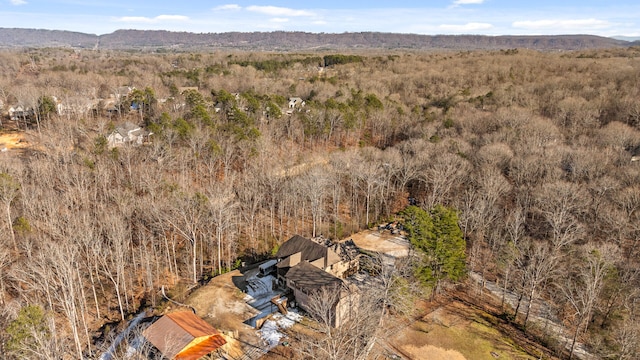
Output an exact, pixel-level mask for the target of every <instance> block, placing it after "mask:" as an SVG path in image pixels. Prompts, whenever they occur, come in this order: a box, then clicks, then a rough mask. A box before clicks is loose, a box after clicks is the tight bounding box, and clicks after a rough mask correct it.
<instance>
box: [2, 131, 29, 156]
mask: <svg viewBox="0 0 640 360" xmlns="http://www.w3.org/2000/svg"><path fill="white" fill-rule="evenodd" d="M28 147H29V143H28V142H27V141H26V139H25V136H24V134H23V133H4V134H2V133H0V152H4V151H8V150H12V149H25V148H28Z"/></svg>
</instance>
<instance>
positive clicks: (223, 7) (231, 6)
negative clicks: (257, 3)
mask: <svg viewBox="0 0 640 360" xmlns="http://www.w3.org/2000/svg"><path fill="white" fill-rule="evenodd" d="M224 10H242V6H240V5H238V4H226V5H220V6H216V7H214V8H213V11H224Z"/></svg>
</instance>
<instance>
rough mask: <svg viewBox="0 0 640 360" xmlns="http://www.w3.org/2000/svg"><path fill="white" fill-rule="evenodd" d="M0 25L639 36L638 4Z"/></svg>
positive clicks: (357, 8) (208, 6) (314, 9)
mask: <svg viewBox="0 0 640 360" xmlns="http://www.w3.org/2000/svg"><path fill="white" fill-rule="evenodd" d="M0 27H17V28H38V29H56V30H71V31H80V32H85V33H90V34H106V33H110V32H113V31H115V30H117V29H153V30H171V31H189V32H203V33H206V32H227V31H246V32H250V31H275V30H285V31H308V32H325V33H342V32H357V31H380V32H397V33H416V34H429V35H435V34H482V35H557V34H593V35H601V36H621V35H622V36H630V37H640V1H638V0H618V1H616V0H608V1H595V0H581V1H549V0H539V1H526V2H523V1H516V0H512V1H506V0H438V1H410V0H390V1H380V0H370V1H349V2H347V1H336V0H323V1H281V0H271V1H258V0H256V1H240V0H239V1H233V0H230V1H226V2H225V1H200V0H195V1H186V0H184V1H176V0H172V1H169V0H156V1H147V0H139V1H131V0H129V1H121V0H97V1H91V0H88V1H83V0H57V1H56V0H54V1H40V0H0Z"/></svg>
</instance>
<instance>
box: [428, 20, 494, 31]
mask: <svg viewBox="0 0 640 360" xmlns="http://www.w3.org/2000/svg"><path fill="white" fill-rule="evenodd" d="M492 27H493V25H491V24H488V23H477V22H471V23H466V24H464V25H451V24H443V25H440V26H439V28H440V29H443V30H447V31H456V32H461V31H477V30H487V29H491V28H492Z"/></svg>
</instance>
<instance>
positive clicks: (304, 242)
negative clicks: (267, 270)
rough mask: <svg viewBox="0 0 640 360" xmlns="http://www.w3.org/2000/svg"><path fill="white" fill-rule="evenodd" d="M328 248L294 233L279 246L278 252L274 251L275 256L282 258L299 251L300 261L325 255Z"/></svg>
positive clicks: (311, 259) (312, 259)
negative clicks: (300, 254)
mask: <svg viewBox="0 0 640 360" xmlns="http://www.w3.org/2000/svg"><path fill="white" fill-rule="evenodd" d="M328 250H329V249H328V248H327V247H326V246H322V245H320V244H318V243H316V242H314V241H312V240H309V239H307V238H304V237H302V236H300V235H295V236H294V237H292V238H291V239H289V240H287V241H286V242H285V243H284V244H282V245H281V246H280V249H278V252H277V253H276V258H278V259H283V258H286V257H288V256H291V255H293V254H295V253H298V252H301V253H302V257H301V259H300V260H301V261H304V260H308V261H315V260H318V259H320V258H323V257H325V256H327V251H328Z"/></svg>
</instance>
